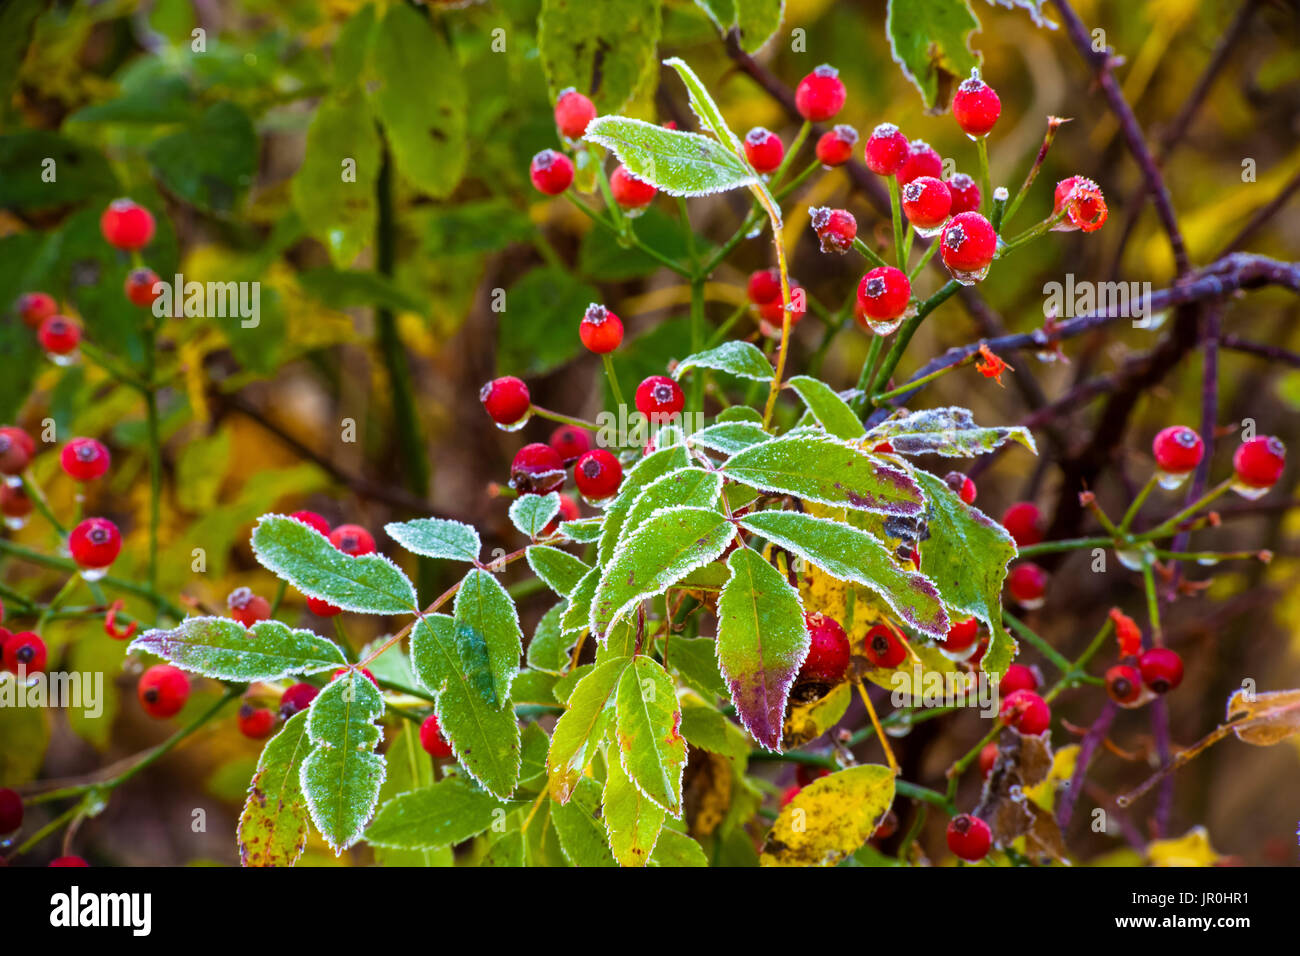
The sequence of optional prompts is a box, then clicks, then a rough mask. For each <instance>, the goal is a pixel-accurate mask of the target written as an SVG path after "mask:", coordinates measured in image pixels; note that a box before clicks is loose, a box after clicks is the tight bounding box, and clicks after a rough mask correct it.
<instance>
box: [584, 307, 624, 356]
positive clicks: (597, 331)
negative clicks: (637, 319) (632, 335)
mask: <svg viewBox="0 0 1300 956" xmlns="http://www.w3.org/2000/svg"><path fill="white" fill-rule="evenodd" d="M578 338H580V339H581V340H582V344H583V345H585V346H586V347H587V348H588V349H590V350H591V351H593V352H595V353H596V354H597V355H606V354H608V353H609V352H612V351H614V350H615V349H616V348H618V347H619V346H620V345H622V344H623V320H622V319H620V318H619V317H618V316H617V315H615V314H614V313H613V312H611V311H610V310H609V309H607V308H605V307H604V306H603V305H600V304H599V303H596V302H593V303H592V304H591V305H589V306H587V311H586V312H584V313H583V315H582V322H580V323H579V324H578Z"/></svg>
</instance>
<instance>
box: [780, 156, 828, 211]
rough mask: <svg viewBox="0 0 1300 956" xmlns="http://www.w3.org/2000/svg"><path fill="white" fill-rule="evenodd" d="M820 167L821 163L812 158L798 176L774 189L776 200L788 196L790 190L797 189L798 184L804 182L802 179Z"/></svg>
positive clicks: (800, 184)
mask: <svg viewBox="0 0 1300 956" xmlns="http://www.w3.org/2000/svg"><path fill="white" fill-rule="evenodd" d="M820 168H821V163H819V162H817V160H815V159H814V160H813V161H812V162H811V163H809V164H808V165H807V166H805V167H804V168H803V169H802V170H801V171H800V173H799V175H798V176H796V177H795V178H794V179H792V180H790V181H789V182H788V183H786V184H785V185H784V186H782V187H781V188H780V189H778V190H777V191H776V199H777V201H778V202H780V201H781V200H783V199H785V198H786V197H787V196H789V195H790V194H791V193H792V192H794V191H795V190H796V189H798V188H799V187H800V186H802V185H803V184H804V180H806V179H807V178H808V177H809V176H811V175H812V174H813V173H815V172H817V170H818V169H820Z"/></svg>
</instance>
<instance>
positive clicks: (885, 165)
mask: <svg viewBox="0 0 1300 956" xmlns="http://www.w3.org/2000/svg"><path fill="white" fill-rule="evenodd" d="M918 142H919V140H918ZM908 149H909V145H908V142H907V137H906V136H904V135H903V134H902V132H900V131H899V129H898V127H897V126H895V125H894V124H893V123H881V124H880V125H879V126H877V127H876V128H875V129H873V130H872V131H871V135H870V136H869V137H868V138H867V144H866V145H865V146H864V147H863V148H862V158H863V160H864V161H865V162H866V164H867V169H869V170H871V171H872V172H873V173H875V174H876V175H877V176H892V175H894V173H896V172H898V171H899V170H900V169H901V168H902V166H903V162H904V161H905V160H906V159H907V154H908ZM917 175H920V174H919V173H918V174H917Z"/></svg>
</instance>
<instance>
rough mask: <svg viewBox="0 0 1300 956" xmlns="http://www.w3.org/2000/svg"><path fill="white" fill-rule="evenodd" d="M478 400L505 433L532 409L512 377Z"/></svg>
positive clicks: (527, 396)
mask: <svg viewBox="0 0 1300 956" xmlns="http://www.w3.org/2000/svg"><path fill="white" fill-rule="evenodd" d="M478 400H479V401H480V402H482V403H483V408H484V410H485V411H486V412H487V413H488V416H489V417H490V418H491V419H492V420H493V421H494V422H496V423H497V424H498V425H500V426H501V427H502V428H504V429H505V430H507V431H515V430H517V429H520V428H523V426H524V425H525V424H526V423H527V421H528V419H529V417H530V414H531V410H532V407H533V399H532V396H531V395H530V394H529V393H528V386H527V385H525V384H524V383H523V382H522V381H521V380H520V379H517V378H515V377H514V376H513V375H505V376H502V377H501V378H494V379H493V380H492V381H490V382H488V383H487V384H486V385H484V386H483V387H482V388H481V389H479V393H478ZM325 533H326V534H328V533H329V532H328V531H327V532H325Z"/></svg>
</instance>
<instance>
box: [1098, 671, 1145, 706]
mask: <svg viewBox="0 0 1300 956" xmlns="http://www.w3.org/2000/svg"><path fill="white" fill-rule="evenodd" d="M1105 680H1106V693H1107V695H1108V696H1109V697H1110V699H1111V700H1113V701H1114V702H1115V703H1117V704H1119V705H1120V706H1121V707H1131V706H1133V705H1134V704H1136V703H1138V701H1139V700H1140V698H1141V697H1142V674H1141V673H1140V672H1139V671H1138V669H1137V668H1136V667H1133V666H1132V665H1131V664H1116V665H1115V666H1114V667H1112V668H1110V669H1109V670H1108V671H1106V677H1105Z"/></svg>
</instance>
